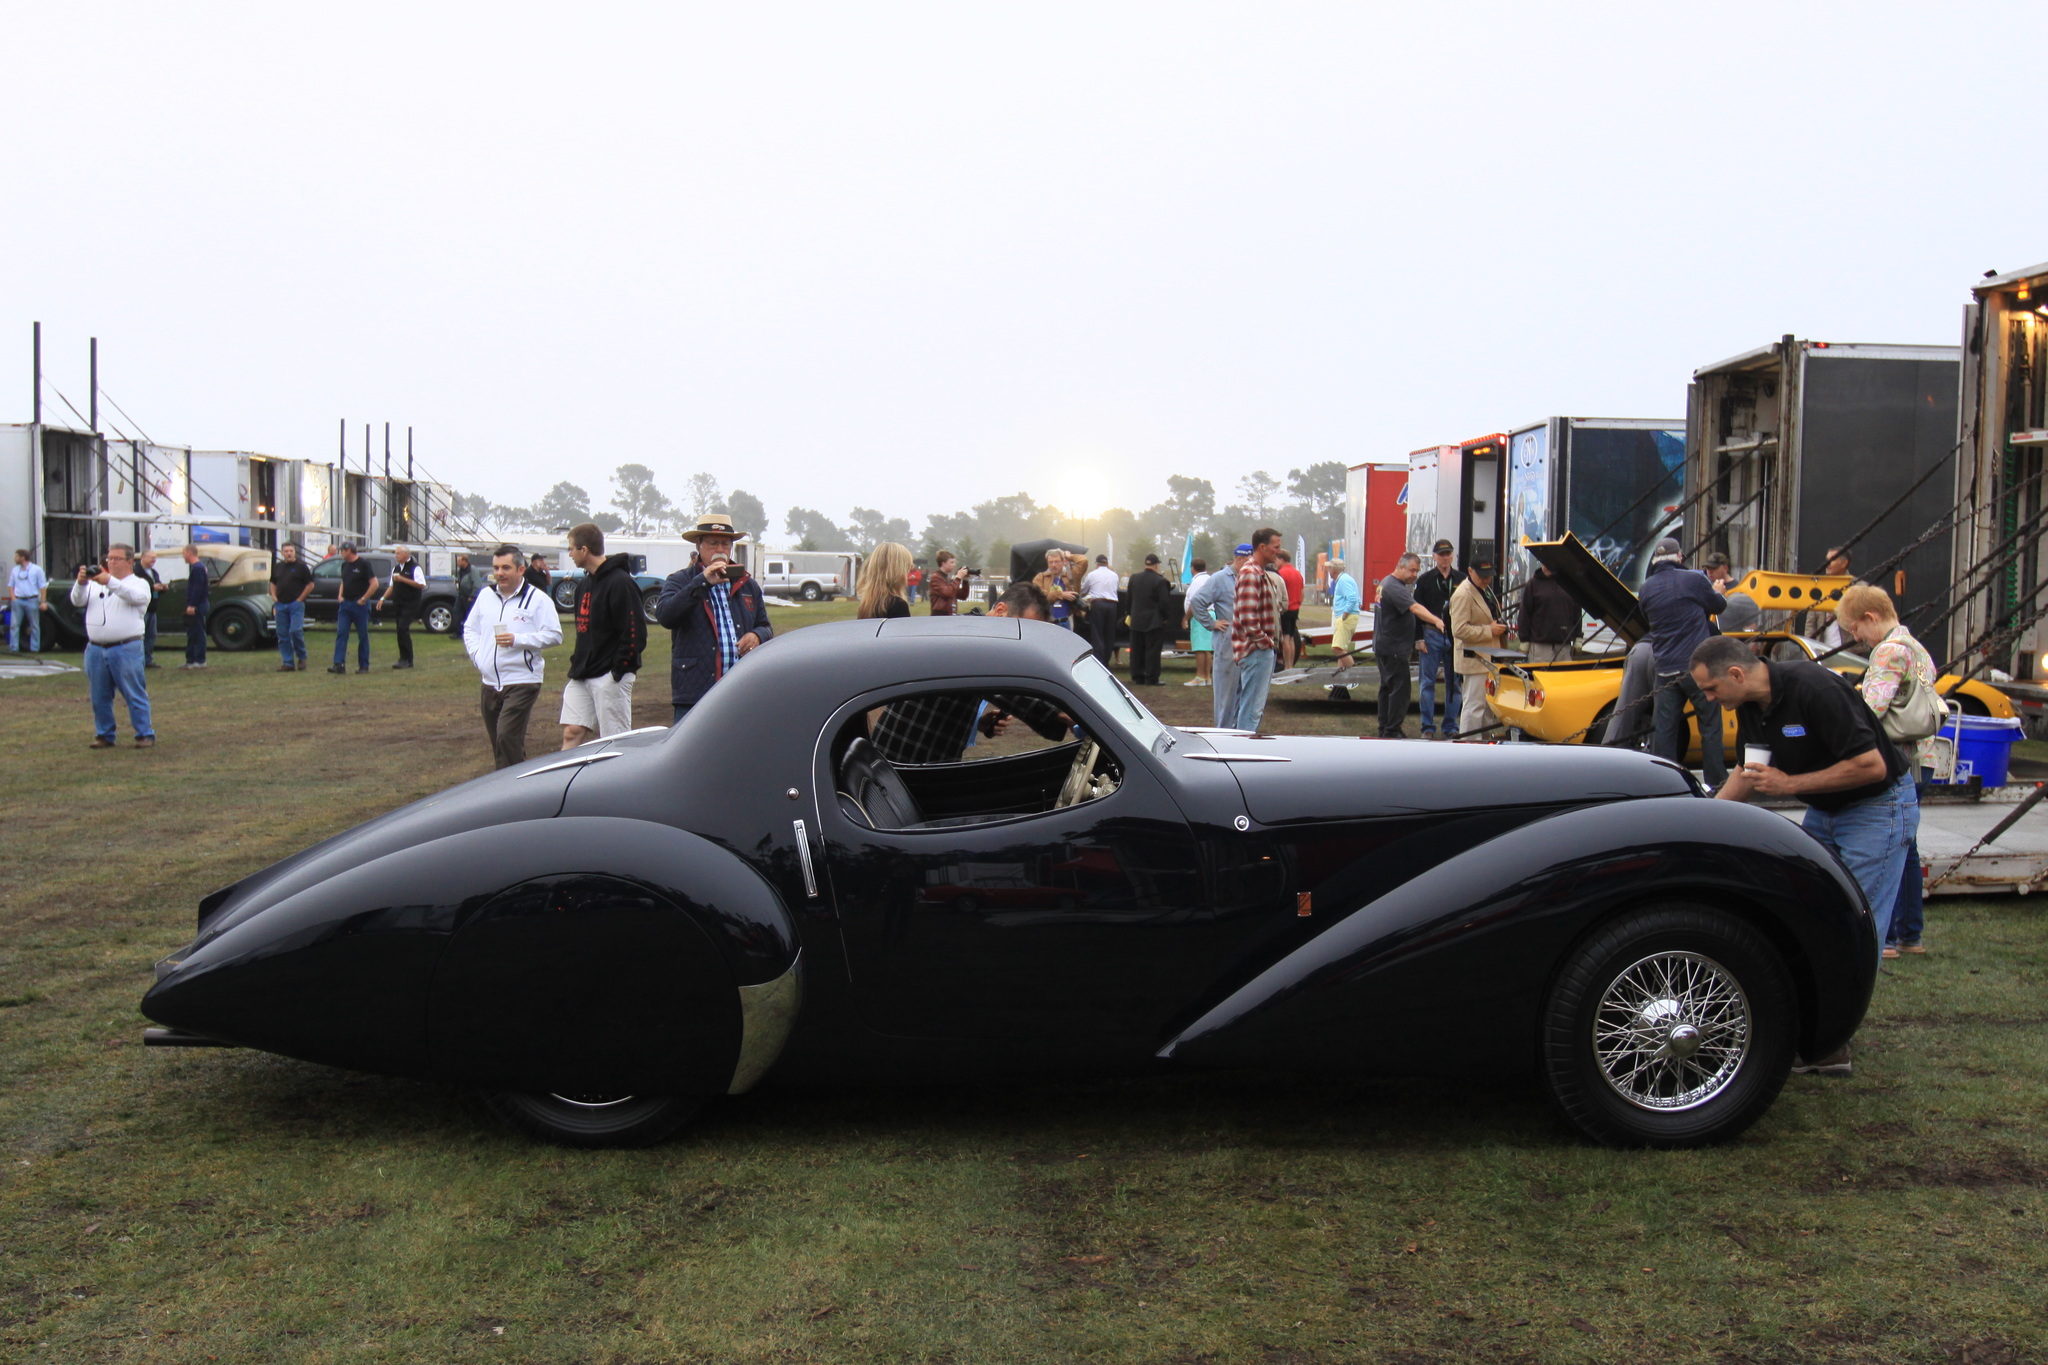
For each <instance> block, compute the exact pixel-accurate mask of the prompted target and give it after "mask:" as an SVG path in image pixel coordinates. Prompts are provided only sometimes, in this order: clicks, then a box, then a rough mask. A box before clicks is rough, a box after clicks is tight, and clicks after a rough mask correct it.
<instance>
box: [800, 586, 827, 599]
mask: <svg viewBox="0 0 2048 1365" xmlns="http://www.w3.org/2000/svg"><path fill="white" fill-rule="evenodd" d="M800 595H801V596H802V598H803V599H804V601H806V602H815V601H817V600H818V599H819V598H821V597H823V596H824V595H825V594H824V592H823V591H822V590H821V589H820V588H819V587H818V585H817V584H816V583H806V584H804V590H803V592H802V593H801V594H800Z"/></svg>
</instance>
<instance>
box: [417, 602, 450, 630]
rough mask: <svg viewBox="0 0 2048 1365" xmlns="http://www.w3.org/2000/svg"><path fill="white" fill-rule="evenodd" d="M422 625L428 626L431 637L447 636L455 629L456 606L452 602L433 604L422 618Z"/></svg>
mask: <svg viewBox="0 0 2048 1365" xmlns="http://www.w3.org/2000/svg"><path fill="white" fill-rule="evenodd" d="M420 623H421V624H422V625H424V626H426V628H427V632H428V633H429V634H431V635H446V634H447V633H448V632H449V631H451V630H453V629H455V606H454V604H453V603H450V602H435V603H433V604H431V605H430V606H428V608H427V611H426V615H424V616H422V617H421V618H420Z"/></svg>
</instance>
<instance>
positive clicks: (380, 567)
mask: <svg viewBox="0 0 2048 1365" xmlns="http://www.w3.org/2000/svg"><path fill="white" fill-rule="evenodd" d="M357 557H358V558H359V559H363V560H366V561H368V563H369V565H370V572H371V573H373V574H375V575H376V576H377V592H376V594H375V596H373V597H372V598H371V599H370V600H371V601H372V602H373V603H374V602H375V601H376V600H377V598H378V597H382V596H383V595H384V588H385V585H387V584H389V583H390V582H391V565H392V563H393V562H394V561H393V557H392V555H391V552H390V551H388V550H362V551H359V552H358V553H357ZM487 581H488V575H487V574H486V575H483V576H481V577H480V579H479V582H480V583H482V582H487ZM420 596H421V600H420V624H421V625H423V626H425V627H426V628H427V629H428V630H430V631H432V632H433V633H434V634H436V635H446V634H447V633H448V632H449V631H450V630H453V629H454V628H455V580H454V579H452V578H450V577H448V576H447V575H446V574H435V575H432V576H430V577H429V578H428V579H427V586H426V590H425V591H424V592H423V593H421V595H420ZM340 605H341V556H340V555H329V556H328V557H327V558H326V559H323V560H321V561H320V562H319V563H318V564H315V565H314V566H313V591H312V592H311V593H310V594H308V595H307V597H306V619H307V620H308V621H327V622H332V621H333V620H334V619H335V618H336V616H337V615H338V614H339V608H340ZM395 605H396V604H395V603H394V604H393V605H391V606H387V607H385V608H384V610H382V611H380V612H373V613H372V614H371V616H370V623H371V624H372V625H381V624H386V623H389V622H391V621H395V620H397V619H398V618H397V615H396V611H395Z"/></svg>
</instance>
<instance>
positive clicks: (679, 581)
mask: <svg viewBox="0 0 2048 1365" xmlns="http://www.w3.org/2000/svg"><path fill="white" fill-rule="evenodd" d="M745 536H746V532H744V531H737V530H735V529H733V524H732V518H731V517H729V516H727V515H726V514H725V513H723V512H711V513H707V514H706V515H704V516H701V517H699V518H697V524H696V525H695V526H693V527H691V528H690V529H689V530H687V531H685V532H683V539H684V540H687V541H689V542H691V543H692V544H694V545H695V546H696V547H697V553H696V555H695V556H694V557H693V558H692V559H691V561H690V565H689V567H688V568H686V569H678V570H676V571H675V572H674V573H672V574H670V575H669V576H668V578H667V580H666V581H664V582H663V583H662V585H661V596H660V598H659V599H657V600H656V602H655V605H654V619H655V621H656V622H658V623H659V624H661V625H663V626H665V627H667V628H668V629H669V630H670V631H671V632H673V636H672V639H673V650H672V653H671V662H670V664H669V675H668V677H669V702H670V704H671V705H672V706H674V708H675V717H674V719H675V720H676V721H680V720H682V718H683V717H684V716H686V715H688V714H689V712H690V708H691V707H693V706H695V705H696V704H697V703H698V702H700V701H702V700H703V699H704V694H705V693H706V692H708V691H710V690H711V687H712V684H714V683H716V682H718V681H719V680H720V679H721V678H723V677H724V676H725V675H726V674H728V673H730V672H731V671H732V670H733V668H734V666H736V665H737V664H738V663H739V661H740V660H741V659H743V658H745V657H746V656H747V655H749V654H751V653H752V652H753V651H754V650H756V649H759V648H760V647H761V646H762V645H764V644H766V643H767V642H768V641H770V640H772V639H774V638H775V628H774V627H773V626H771V625H769V624H768V605H767V603H766V602H764V601H763V600H762V598H761V585H760V584H759V583H757V582H755V581H754V579H753V577H752V576H751V575H749V574H748V573H747V570H746V567H745V566H744V565H742V564H740V563H739V562H738V561H737V560H735V559H734V558H733V557H732V547H733V542H734V541H736V540H741V539H743V538H744V537H745Z"/></svg>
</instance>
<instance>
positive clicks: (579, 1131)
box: [142, 617, 1877, 1145]
mask: <svg viewBox="0 0 2048 1365" xmlns="http://www.w3.org/2000/svg"><path fill="white" fill-rule="evenodd" d="M1084 648H1085V646H1084V644H1083V642H1082V641H1080V640H1077V639H1076V638H1075V637H1074V636H1073V635H1072V634H1071V633H1070V632H1067V631H1064V630H1060V629H1057V628H1055V627H1051V626H1046V625H1042V624H1039V623H1035V622H1019V621H1016V620H1011V619H1007V618H989V617H967V618H933V617H910V618H906V619H898V620H891V621H884V622H877V621H857V622H844V623H837V624H829V625H820V626H815V627H811V628H808V629H805V630H800V631H794V632H791V633H790V634H788V635H784V636H779V637H777V639H775V640H774V641H773V642H771V643H770V644H768V645H766V646H764V647H762V648H761V649H760V650H757V651H756V652H755V653H754V654H752V655H750V656H749V657H748V658H747V659H746V660H745V661H744V662H743V663H742V664H741V665H740V666H739V667H738V668H737V669H736V670H735V671H734V673H733V675H732V676H731V677H730V678H727V679H726V680H724V681H722V682H721V683H720V684H719V685H718V686H717V687H715V688H713V689H712V690H711V691H710V693H708V694H707V695H706V697H705V699H704V701H703V702H702V703H700V704H699V705H698V706H697V707H696V708H695V709H693V710H692V711H691V712H690V714H689V715H688V717H687V718H686V719H685V720H684V721H683V722H682V723H681V724H680V725H678V726H676V727H675V728H673V729H669V730H653V731H636V732H633V733H631V734H629V735H625V736H619V737H615V738H613V739H611V740H607V741H598V742H595V743H593V744H589V745H585V746H583V747H581V748H578V749H575V750H573V751H570V752H567V753H557V754H552V755H549V756H547V757H544V758H537V759H533V760H530V761H528V762H527V763H525V764H523V765H520V766H518V767H514V768H509V769H506V770H504V771H502V772H498V773H494V774H492V775H490V776H487V777H482V778H478V779H476V780H474V781H471V782H467V783H464V784H462V785H461V786H458V787H454V788H452V789H450V790H448V791H446V792H443V793H441V794H440V795H438V796H434V797H431V798H429V799H427V800H425V801H421V802H418V803H416V804H414V805H412V806H409V807H406V808H404V809H402V810H399V811H394V812H392V813H390V814H387V815H385V816H383V817H380V818H379V819H376V820H373V821H371V822H369V823H368V824H366V825H363V826H361V827H359V828H357V829H355V830H352V831H349V832H348V833H345V834H342V835H339V836H337V837H335V838H333V839H329V840H328V841H326V842H325V843H322V844H319V845H317V846H315V847H313V848H310V849H308V850H306V851H305V852H303V853H300V854H298V855H296V856H294V857H292V858H288V859H286V860H284V861H283V862H280V863H278V864H276V865H275V866H272V867H270V868H268V869H266V870H264V871H262V872H258V873H255V874H254V875H252V876H250V877H248V878H246V879H245V880H243V881H241V882H238V883H236V884H235V885H232V886H229V887H225V888H223V889H222V890H220V891H216V892H214V893H213V894H211V895H209V896H208V897H206V898H205V899H204V900H203V901H202V902H201V903H200V907H199V933H198V937H197V938H196V939H195V940H194V941H193V943H192V944H191V945H190V946H188V947H187V948H185V949H184V950H182V951H181V952H179V953H177V954H175V955H174V956H173V957H171V958H168V959H166V960H165V961H164V962H163V963H161V964H159V967H158V980H157V983H156V985H155V986H154V987H153V988H152V989H151V990H150V992H149V993H148V995H147V996H146V998H145V999H144V1001H143V1006H142V1008H143V1011H144V1013H145V1014H147V1015H148V1016H149V1017H150V1018H152V1019H154V1020H156V1021H158V1022H159V1023H161V1024H163V1025H167V1026H168V1028H167V1029H163V1030H157V1031H155V1033H154V1036H153V1038H152V1041H155V1042H159V1043H200V1042H207V1041H217V1042H225V1043H230V1044H238V1045H246V1046H251V1047H258V1048H265V1049H268V1050H271V1051H274V1052H279V1053H284V1054H287V1055H290V1056H294V1057H301V1058H306V1059H308V1060H312V1061H316V1062H324V1063H329V1064H332V1065H335V1066H342V1067H350V1068H356V1069H362V1070H371V1071H381V1072H388V1073H393V1074H400V1075H412V1076H422V1077H433V1078H440V1079H443V1080H447V1081H454V1082H462V1083H467V1084H473V1085H478V1086H481V1087H483V1088H485V1089H486V1090H487V1091H488V1092H490V1093H492V1094H493V1096H494V1101H493V1102H494V1103H495V1104H497V1105H498V1107H499V1108H500V1110H501V1112H504V1113H506V1114H507V1115H508V1116H509V1117H511V1118H512V1119H514V1120H515V1121H517V1122H519V1123H521V1124H522V1125H524V1126H526V1127H527V1128H529V1129H531V1130H533V1131H535V1132H538V1133H541V1134H544V1135H546V1136H549V1137H552V1138H555V1139H557V1140H561V1141H568V1142H574V1143H589V1144H596V1143H602V1142H632V1141H646V1140H651V1139H652V1138H654V1137H658V1136H660V1135H661V1134H663V1133H665V1132H667V1131H669V1130H670V1129H672V1128H673V1127H674V1126H675V1125H676V1123H678V1122H680V1121H681V1119H682V1118H684V1117H687V1116H688V1114H689V1113H690V1112H691V1111H692V1110H694V1108H695V1107H696V1106H698V1105H699V1104H701V1103H703V1102H704V1101H705V1100H706V1099H707V1098H709V1097H711V1096H715V1095H720V1094H726V1093H736V1092H739V1091H743V1090H745V1089H747V1088H748V1087H750V1086H752V1085H753V1084H754V1083H755V1082H757V1081H758V1080H760V1079H761V1078H762V1077H763V1076H765V1075H768V1074H771V1073H772V1074H773V1075H774V1076H776V1077H777V1078H778V1079H788V1080H802V1079H807V1078H809V1079H829V1080H833V1081H847V1080H854V1079H861V1080H911V1079H946V1078H966V1077H978V1076H986V1075H991V1074H998V1073H1017V1072H1038V1073H1047V1072H1051V1073H1061V1074H1081V1073H1101V1072H1104V1071H1115V1072H1125V1071H1134V1070H1146V1069H1156V1068H1200V1067H1240V1066H1254V1067H1263V1068H1275V1067H1294V1068H1304V1069H1311V1070H1316V1069H1343V1070H1359V1071H1377V1072H1398V1073H1416V1072H1433V1073H1444V1072H1450V1073H1464V1074H1478V1075H1494V1076H1499V1075H1510V1074H1516V1073H1530V1072H1534V1073H1536V1074H1539V1075H1542V1076H1544V1077H1546V1078H1547V1080H1548V1082H1549V1086H1550V1090H1551V1093H1552V1095H1553V1096H1554V1097H1555V1098H1556V1100H1557V1103H1558V1104H1559V1106H1560V1108H1561V1109H1562V1110H1563V1112H1564V1113H1565V1114H1566V1115H1567V1116H1568V1117H1569V1118H1570V1119H1571V1120H1572V1121H1573V1122H1574V1123H1576V1124H1577V1125H1578V1126H1579V1127H1580V1128H1581V1129H1582V1130H1583V1131H1585V1132H1586V1133H1588V1134H1589V1135H1591V1136H1594V1137H1596V1138H1599V1139H1602V1140H1606V1141H1613V1142H1622V1143H1652V1144H1662V1145H1682V1144H1690V1143H1697V1142H1702V1141H1711V1140H1715V1139H1718V1138H1722V1137H1726V1136H1728V1135H1729V1134H1731V1133H1733V1132H1736V1131H1739V1130H1740V1129H1741V1128H1743V1127H1745V1126H1747V1125H1748V1124H1749V1123H1750V1122H1752V1121H1754V1119H1755V1118H1756V1117H1757V1115H1759V1114H1760V1113H1762V1112H1763V1110H1764V1109H1765V1108H1767V1107H1768V1105H1769V1104H1770V1102H1771V1100H1772V1099H1773V1098H1774V1096H1775V1095H1776V1093H1777V1090H1778V1087H1779V1086H1780V1084H1782V1082H1783V1079H1784V1076H1785V1074H1786V1072H1787V1070H1788V1068H1789V1065H1790V1062H1791V1058H1792V1054H1793V1052H1794V1050H1795V1049H1796V1050H1799V1051H1803V1052H1804V1053H1805V1055H1807V1056H1819V1055H1824V1054H1825V1053H1827V1052H1828V1051H1830V1050H1832V1049H1833V1048H1835V1047H1836V1046H1837V1045H1839V1044H1840V1043H1841V1042H1843V1041H1844V1040H1846V1039H1847V1038H1848V1037H1849V1036H1850V1034H1851V1033H1852V1032H1853V1031H1854V1030H1855V1027H1856V1025H1857V1023H1858V1021H1859V1020H1860V1019H1861V1018H1862V1015H1863V1012H1864V1009H1865V1006H1866V1005H1867V1003H1868V1000H1869V995H1870V990H1871V985H1872V982H1873V980H1874V979H1875V971H1876V961H1877V949H1876V943H1875V939H1874V936H1873V930H1872V922H1871V918H1870V914H1869V910H1868V907H1867V906H1866V905H1865V904H1864V902H1863V899H1862V897H1861V895H1860V893H1859V892H1858V891H1857V889H1856V886H1855V884H1854V883H1853V882H1852V881H1851V880H1850V879H1849V877H1848V876H1847V874H1846V873H1845V872H1844V871H1843V869H1842V867H1841V866H1840V864H1838V863H1837V862H1836V861H1835V860H1834V859H1833V858H1832V857H1831V856H1830V855H1828V854H1827V853H1826V852H1825V851H1824V850H1823V849H1822V848H1821V847H1820V846H1819V845H1817V844H1816V843H1814V842H1813V841H1812V840H1810V839H1809V838H1808V837H1807V836H1806V835H1805V834H1803V833H1802V832H1801V831H1800V830H1799V829H1798V828H1797V827H1796V826H1794V825H1793V824H1791V823H1790V822H1788V821H1786V820H1784V819H1783V818H1781V817H1779V816H1777V815H1774V814H1771V813H1769V812H1766V811H1762V810H1758V809H1755V808H1751V807H1747V806H1744V805H1741V804H1739V803H1734V802H1725V801H1712V800H1706V799H1703V798H1702V795H1701V793H1700V791H1699V789H1698V787H1697V785H1696V784H1695V783H1694V781H1693V779H1692V778H1691V777H1690V776H1689V775H1688V774H1687V773H1685V772H1684V771H1683V770H1682V769H1680V768H1678V767H1676V766H1674V765H1672V764H1668V763H1665V762H1663V761H1662V760H1658V759H1653V758H1649V757H1647V756H1644V755H1641V754H1636V753H1628V752H1620V751H1615V750H1602V749H1590V750H1588V749H1552V748H1539V747H1536V746H1520V745H1507V746H1477V745H1473V746H1467V745H1457V746H1448V745H1429V744H1424V743H1420V742H1414V743H1398V742H1379V741H1364V740H1359V739H1349V738H1267V737H1261V736H1252V735H1246V734H1242V733H1239V732H1224V731H1200V732H1197V731H1186V730H1172V729H1168V728H1167V727H1164V726H1162V725H1160V724H1159V722H1157V721H1156V720H1155V719H1153V718H1152V717H1151V716H1150V714H1149V713H1147V712H1146V711H1145V710H1144V708H1143V707H1142V706H1141V705H1140V704H1139V703H1137V702H1136V701H1135V700H1134V699H1133V698H1132V697H1131V695H1130V694H1129V692H1127V691H1126V690H1125V689H1124V688H1123V687H1122V686H1121V685H1120V684H1119V683H1118V682H1117V681H1116V680H1115V679H1114V677H1113V676H1112V675H1111V674H1110V673H1108V671H1107V670H1104V669H1103V668H1101V667H1100V665H1098V664H1097V663H1096V662H1095V661H1094V660H1093V658H1091V657H1088V656H1087V655H1086V654H1085V653H1084V652H1083V651H1084ZM1015 693H1030V694H1033V695H1034V696H1037V697H1040V698H1043V699H1049V700H1050V701H1051V702H1053V703H1054V704H1055V705H1056V706H1057V707H1058V708H1060V709H1061V710H1062V711H1063V712H1064V714H1065V716H1066V718H1068V719H1069V720H1071V721H1072V722H1073V730H1074V735H1075V737H1074V738H1072V739H1069V740H1066V741H1064V742H1057V743H1049V744H1047V745H1046V746H1045V747H1042V748H1038V749H1034V750H1030V751H1027V752H1023V753H1019V754H1015V755H1009V756H997V757H993V758H987V759H976V758H974V757H973V754H974V751H973V750H969V751H968V755H969V757H968V760H967V761H962V762H957V763H955V762H941V763H936V764H929V765H923V766H909V767H898V766H896V765H892V764H890V763H888V762H887V761H886V760H884V759H882V758H881V756H880V752H879V751H878V750H877V749H876V746H875V743H874V742H873V741H872V740H871V739H870V738H869V737H868V720H867V717H868V716H869V715H870V713H871V712H873V711H874V710H875V709H876V708H880V707H885V706H889V705H893V704H911V703H913V702H915V701H916V699H917V698H920V697H926V696H930V697H937V698H940V699H942V701H943V699H945V698H954V699H960V698H966V699H967V700H968V701H969V702H971V701H972V699H973V698H976V697H1003V696H1007V695H1010V694H1015ZM968 714H973V712H971V711H970V712H968ZM764 717H772V718H773V719H772V721H767V722H764V720H763V718H764ZM977 885H986V886H988V887H989V888H990V889H991V890H993V889H996V888H998V887H999V888H1000V889H1001V891H1002V894H1000V895H993V894H989V895H985V894H981V893H979V892H976V891H975V890H974V889H973V888H975V887H976V886H977ZM1034 889H1035V891H1034ZM1644 964H1650V965H1649V966H1648V967H1645V965H1644ZM1646 972H1647V973H1648V975H1647V976H1646V975H1645V973H1646ZM1660 972H1661V973H1662V975H1661V976H1660V975H1658V973H1660ZM1695 978H1697V980H1695ZM1687 981H1692V982H1693V983H1694V984H1693V985H1686V984H1685V983H1686V982H1687ZM1631 982H1633V983H1634V984H1633V985H1630V986H1628V989H1626V990H1623V989H1622V986H1623V985H1626V984H1627V983H1631ZM1645 982H1647V983H1648V984H1647V985H1645ZM1701 982H1704V983H1705V985H1704V986H1702V985H1701V984H1700V983H1701ZM1659 983H1662V984H1659ZM1708 987H1711V989H1707V988H1708ZM1617 991H1619V992H1620V994H1619V995H1617ZM1630 992H1633V994H1631V993H1630ZM1645 992H1647V993H1645ZM1638 997H1640V998H1638ZM1716 1002H1718V1003H1716ZM1702 1011H1705V1014H1706V1015H1711V1016H1713V1017H1711V1018H1707V1017H1704V1016H1703V1015H1702ZM1731 1011H1733V1013H1732V1014H1731ZM1737 1016H1739V1017H1737ZM1731 1018H1732V1019H1733V1020H1734V1022H1733V1023H1732V1024H1731V1023H1730V1020H1731ZM1738 1034H1739V1036H1738ZM1617 1038H1618V1039H1620V1041H1619V1042H1618V1043H1617V1042H1616V1041H1615V1040H1616V1039H1617ZM1602 1040H1605V1041H1604V1042H1603V1041H1602ZM1660 1049H1661V1050H1662V1052H1661V1054H1660V1052H1659V1050H1660ZM1660 1056H1661V1057H1662V1060H1661V1061H1660ZM1701 1056H1706V1057H1708V1058H1709V1060H1714V1063H1715V1069H1714V1077H1713V1078H1712V1084H1711V1085H1708V1084H1707V1083H1706V1082H1704V1081H1701V1080H1700V1078H1699V1077H1698V1076H1696V1075H1693V1072H1694V1071H1697V1070H1698V1065H1697V1061H1696V1059H1697V1058H1699V1057H1701ZM1617 1068H1619V1070H1617ZM1617 1078H1618V1079H1617ZM1660 1078H1661V1079H1660Z"/></svg>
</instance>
